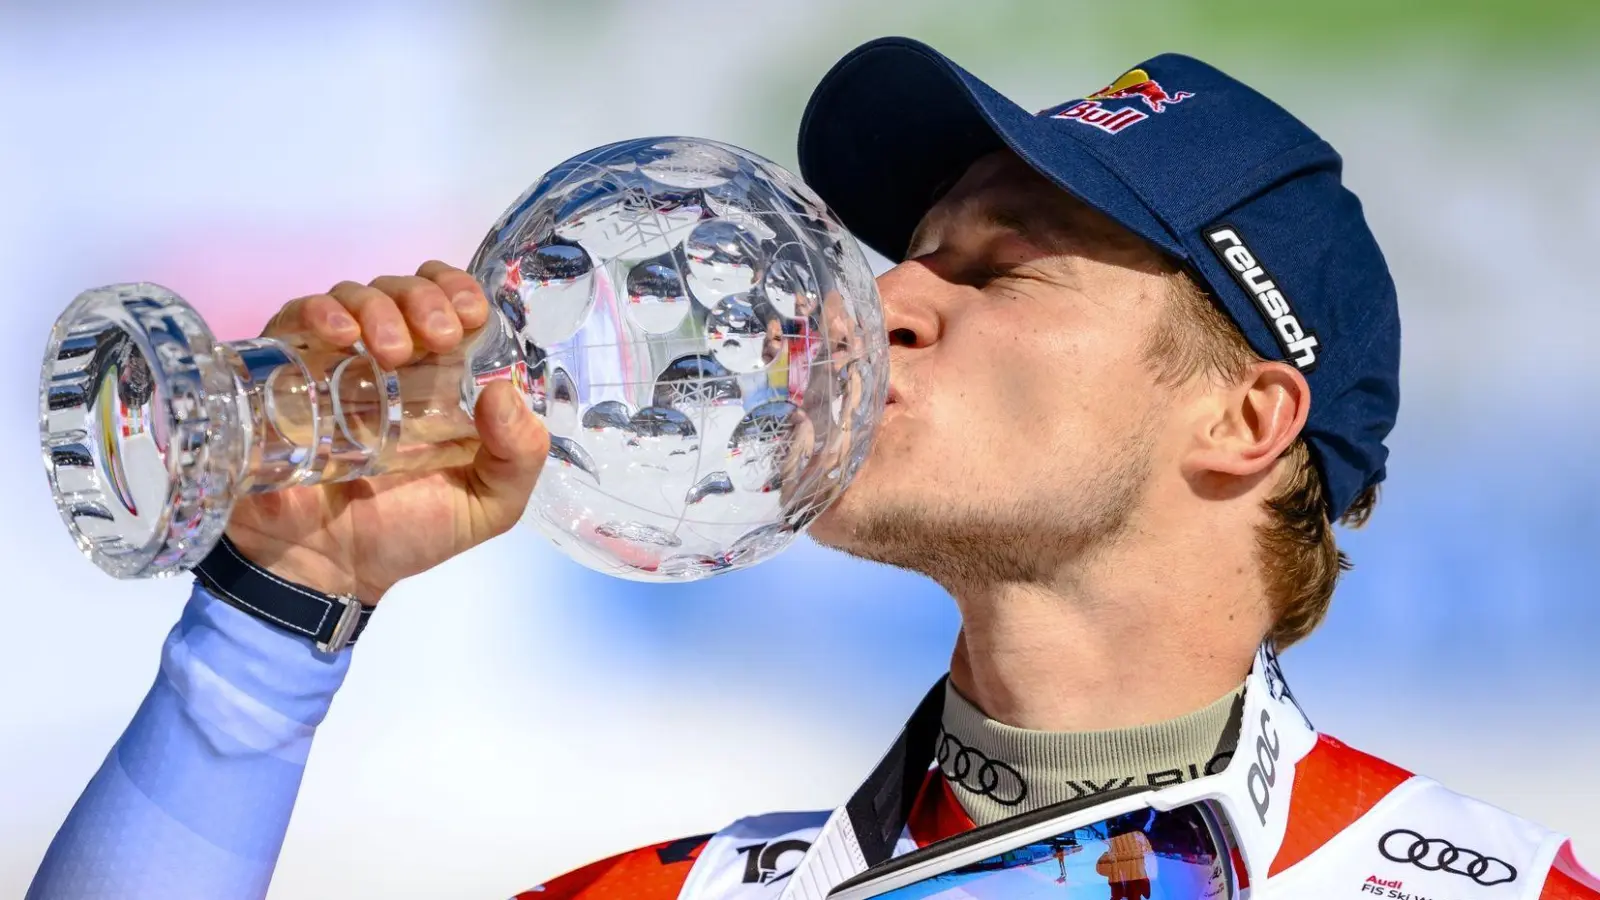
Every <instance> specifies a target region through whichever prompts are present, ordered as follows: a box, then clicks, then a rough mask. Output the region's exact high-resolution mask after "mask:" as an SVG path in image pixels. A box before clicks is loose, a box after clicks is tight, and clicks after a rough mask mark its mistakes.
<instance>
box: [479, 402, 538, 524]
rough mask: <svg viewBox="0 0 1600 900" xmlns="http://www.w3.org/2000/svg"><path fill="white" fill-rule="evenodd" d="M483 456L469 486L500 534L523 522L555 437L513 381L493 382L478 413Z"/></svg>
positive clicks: (485, 521) (487, 521)
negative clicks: (519, 520)
mask: <svg viewBox="0 0 1600 900" xmlns="http://www.w3.org/2000/svg"><path fill="white" fill-rule="evenodd" d="M473 421H474V422H475V423H476V424H477V426H478V438H479V446H478V452H477V454H476V455H475V456H473V458H472V465H471V467H470V469H469V470H468V485H469V487H470V489H471V491H472V494H473V499H474V500H475V501H476V505H477V506H478V508H479V510H480V511H481V513H482V525H483V527H484V528H485V529H486V530H487V532H488V534H491V535H495V534H500V533H502V532H504V531H506V530H507V529H509V528H510V527H511V526H512V525H514V524H516V522H517V520H518V519H520V518H521V517H522V513H523V510H525V509H527V507H528V497H529V495H531V494H532V493H533V486H534V483H535V482H537V481H538V479H539V472H540V471H542V470H543V469H544V461H545V456H546V454H548V453H549V452H550V435H549V433H548V432H547V431H545V428H544V423H542V422H540V421H539V419H538V417H536V416H535V415H534V414H533V413H532V412H531V411H530V410H529V409H528V407H527V406H526V405H525V404H524V403H523V401H522V395H521V394H520V393H519V392H518V391H517V389H516V387H515V386H513V385H512V384H511V382H509V381H492V382H490V383H489V384H488V386H486V387H485V388H484V389H483V392H482V393H481V394H479V395H478V404H477V407H476V410H475V411H474V413H473Z"/></svg>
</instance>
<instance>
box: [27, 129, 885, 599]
mask: <svg viewBox="0 0 1600 900" xmlns="http://www.w3.org/2000/svg"><path fill="white" fill-rule="evenodd" d="M469 268H470V271H471V272H472V274H473V275H474V277H475V278H476V279H477V280H478V282H479V284H480V285H482V286H483V288H484V291H485V293H486V294H487V295H488V297H489V299H490V301H491V308H492V314H491V316H490V320H489V322H488V323H487V324H486V325H485V326H484V327H483V328H481V329H479V330H477V331H476V332H473V333H471V334H469V335H467V337H466V339H465V340H463V342H462V344H461V346H460V347H459V348H458V349H457V350H455V351H452V352H451V353H449V354H430V355H424V356H421V357H420V358H419V359H416V360H414V361H413V362H410V363H408V364H406V365H404V366H401V367H399V368H398V369H396V370H393V371H385V370H382V369H381V368H379V367H378V365H377V364H376V363H375V362H374V361H373V359H372V358H371V357H370V356H369V355H367V354H366V353H365V352H364V350H363V348H362V347H361V346H360V345H357V346H356V347H355V348H353V349H352V350H345V351H330V350H328V349H326V348H321V347H318V346H315V345H313V344H312V343H310V342H308V341H305V340H300V339H297V338H295V337H293V336H289V337H272V338H255V339H250V340H242V341H229V342H219V341H217V340H216V338H215V337H214V336H213V335H212V333H211V331H210V329H208V328H207V327H206V324H205V322H204V321H203V320H202V319H201V317H200V316H199V315H198V314H197V313H196V312H195V311H194V310H193V308H192V307H190V306H189V305H188V304H187V303H185V302H184V301H183V300H182V299H181V298H179V297H178V296H177V295H175V294H173V293H172V292H171V291H168V290H166V289H164V288H161V287H160V286H157V285H152V284H124V285H112V286H109V287H104V288H99V289H95V290H91V291H86V292H85V293H83V294H80V295H79V296H78V297H77V299H75V300H74V301H73V303H72V304H71V305H70V306H69V307H68V309H67V310H66V311H65V312H64V313H63V314H62V315H61V316H60V318H59V319H58V320H57V322H56V324H55V327H54V328H53V330H52V332H51V335H50V341H49V345H48V348H47V350H46V354H45V360H44V367H43V373H42V384H41V392H40V394H41V395H40V407H39V416H40V436H41V443H42V449H43V457H44V464H45V469H46V473H47V475H48V478H49V480H50V484H51V488H52V490H53V491H54V494H55V498H56V504H57V507H58V508H59V510H60V513H61V516H62V520H63V521H64V522H65V523H66V525H67V527H68V529H69V530H70V531H71V533H72V536H73V538H74V540H75V541H76V543H77V544H78V546H79V548H80V549H81V550H82V551H83V552H84V553H85V554H86V555H87V556H88V557H89V558H90V559H91V560H92V561H93V562H94V563H95V564H96V565H98V566H99V567H100V568H101V569H103V570H104V571H106V572H108V573H110V574H112V575H114V576H117V577H123V578H132V577H151V576H162V575H171V574H176V573H178V572H182V571H186V570H187V569H189V568H191V567H193V566H194V565H195V564H197V563H198V562H199V561H200V560H201V559H203V558H204V557H205V555H206V554H207V553H208V552H210V550H211V548H212V547H213V546H214V545H215V544H216V542H217V541H218V540H219V539H220V537H221V534H222V532H223V530H224V529H225V527H226V525H227V521H228V516H229V514H230V512H231V510H232V508H233V504H234V502H235V501H236V499H237V498H238V497H240V496H243V495H246V494H249V493H253V492H261V491H273V490H281V489H284V488H290V487H296V486H302V485H309V484H315V483H319V482H331V481H340V480H348V479H355V478H364V477H369V476H372V475H378V474H383V473H391V472H402V471H420V470H430V469H437V468H443V467H449V466H458V465H464V464H466V463H467V462H468V461H469V460H470V458H471V455H472V451H473V447H472V443H473V441H472V439H473V438H475V436H476V431H475V429H474V428H473V425H472V419H471V411H472V408H473V405H474V403H475V400H476V398H477V395H478V392H479V391H480V390H481V389H482V386H483V385H484V384H486V383H487V382H489V381H490V380H494V379H509V380H511V381H513V382H514V383H515V384H516V385H517V386H518V387H519V388H520V389H521V391H522V394H523V396H524V398H525V400H526V402H527V403H528V405H529V407H530V408H531V409H533V411H534V412H535V413H537V414H538V415H539V416H540V417H541V418H542V419H543V421H544V423H545V426H546V427H547V429H548V430H549V432H550V458H549V459H548V460H547V461H546V465H545V468H544V471H543V473H542V474H541V475H540V478H539V482H538V485H537V487H536V488H535V490H534V495H533V497H532V499H531V501H530V502H529V505H528V508H527V512H526V513H525V515H524V517H523V521H524V522H525V523H527V524H529V525H530V526H532V527H534V528H535V529H537V530H538V531H540V532H541V533H543V534H545V535H546V536H547V537H549V538H550V539H551V540H553V541H554V542H555V543H556V545H557V546H558V547H560V548H561V549H562V551H563V552H564V553H566V554H567V555H568V556H569V557H571V558H572V559H574V560H576V561H578V562H580V563H582V564H584V565H586V566H589V567H591V568H593V569H596V570H599V571H602V572H606V573H609V574H612V575H616V576H620V577H624V578H631V579H636V580H646V581H687V580H693V579H698V578H704V577H707V576H710V575H715V574H717V573H720V572H726V571H730V570H733V569H738V568H743V567H746V566H749V565H752V564H754V563H757V562H760V561H762V560H765V559H768V558H770V557H772V556H773V555H775V554H777V553H778V552H780V551H781V550H783V549H784V548H785V547H786V546H788V545H789V543H790V542H792V541H793V540H794V538H795V537H796V535H798V534H800V533H801V532H803V530H804V529H805V527H806V525H807V524H808V523H809V522H811V521H812V520H813V519H814V518H815V517H816V516H817V515H818V514H819V513H821V512H822V511H823V510H824V509H826V508H827V507H828V505H829V504H831V503H832V502H833V500H834V499H835V498H837V497H838V496H839V494H840V493H842V492H843V490H844V489H845V487H846V486H847V485H848V484H849V483H850V481H851V479H852V478H853V477H854V475H855V472H856V470H857V469H858V468H859V466H860V465H861V463H862V461H863V460H864V459H865V457H866V454H867V452H868V450H869V449H870V447H871V442H872V438H873V435H874V432H875V430H876V427H877V422H878V420H879V417H880V414H881V412H882V409H883V405H884V401H885V397H886V394H887V390H888V373H887V365H886V360H885V350H886V336H885V333H884V327H883V317H882V310H881V307H880V305H879V301H878V296H877V291H876V287H875V285H874V281H873V277H872V272H871V270H870V268H869V267H868V265H867V262H866V259H865V258H864V256H863V255H862V253H861V250H860V248H859V246H858V245H857V244H856V242H855V239H854V238H853V237H851V236H850V235H849V234H848V233H847V232H845V230H844V229H843V228H842V227H841V226H840V224H839V223H838V221H837V219H836V218H835V217H834V216H833V214H832V213H831V212H830V211H829V210H828V209H827V207H826V206H825V205H824V204H823V203H822V201H821V200H820V199H818V198H817V197H816V195H815V194H813V193H812V192H811V191H810V189H809V188H807V187H806V186H805V185H804V184H803V183H802V182H801V181H800V180H799V179H798V178H796V177H795V176H794V175H792V174H791V173H789V172H788V171H786V170H784V169H783V168H782V167H780V166H778V165H776V164H775V163H772V162H770V161H768V160H766V159H763V158H761V157H759V156H756V155H755V154H752V153H750V152H748V151H745V150H742V149H740V148H737V147H733V146H729V145H726V144H720V143H717V142H713V141H707V140H703V139H697V138H684V137H671V138H645V139H638V140H632V141H625V142H621V143H617V144H611V145H608V146H605V147H601V148H597V149H595V150H591V151H589V152H587V153H584V154H580V155H579V156H576V157H573V158H572V159H570V160H568V161H566V162H564V163H562V164H561V165H559V166H557V167H556V168H554V169H552V170H551V171H550V172H549V173H547V174H546V175H545V176H544V177H543V178H542V179H541V180H540V181H539V182H538V183H537V184H536V185H535V186H534V187H533V188H532V189H530V190H529V191H528V192H527V193H526V194H525V195H524V196H523V197H521V198H519V199H518V200H517V202H515V203H513V204H512V205H511V207H510V208H509V209H508V210H507V211H506V212H505V213H504V214H503V215H502V216H501V218H500V220H499V221H498V222H496V223H495V225H494V227H493V228H492V229H491V230H490V232H489V235H488V236H487V237H486V238H485V240H484V241H483V243H482V244H481V245H480V247H479V249H478V251H477V253H476V254H475V255H474V258H473V260H472V263H471V265H470V267H469Z"/></svg>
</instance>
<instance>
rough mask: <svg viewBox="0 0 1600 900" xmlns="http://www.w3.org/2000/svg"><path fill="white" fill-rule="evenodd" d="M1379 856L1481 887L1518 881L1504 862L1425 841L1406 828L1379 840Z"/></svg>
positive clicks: (1513, 869)
mask: <svg viewBox="0 0 1600 900" xmlns="http://www.w3.org/2000/svg"><path fill="white" fill-rule="evenodd" d="M1378 852H1379V853H1382V854H1383V858H1384V859H1387V860H1390V861H1392V862H1397V863H1410V864H1411V865H1413V866H1416V867H1417V868H1419V869H1425V870H1427V871H1429V872H1449V873H1450V874H1452V875H1461V876H1464V877H1466V878H1471V879H1472V880H1473V881H1476V882H1477V883H1479V884H1481V885H1483V886H1484V887H1493V886H1494V885H1497V884H1505V883H1506V882H1508V881H1516V880H1517V870H1516V867H1515V866H1512V865H1511V864H1510V863H1508V862H1506V861H1505V860H1503V859H1496V858H1494V857H1493V856H1485V855H1484V854H1482V853H1479V852H1478V851H1476V850H1468V849H1467V848H1465V847H1457V846H1456V845H1454V844H1452V843H1450V842H1449V841H1447V840H1444V839H1442V838H1426V837H1423V836H1422V835H1420V834H1418V833H1416V832H1415V831H1411V830H1410V829H1406V828H1396V829H1395V830H1393V831H1391V832H1389V833H1388V834H1386V835H1384V836H1383V837H1381V838H1379V839H1378Z"/></svg>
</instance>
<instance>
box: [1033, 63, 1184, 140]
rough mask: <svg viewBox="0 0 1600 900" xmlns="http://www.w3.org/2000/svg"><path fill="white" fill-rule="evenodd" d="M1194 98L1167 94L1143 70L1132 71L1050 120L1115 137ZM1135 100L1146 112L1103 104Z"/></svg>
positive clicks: (1056, 114) (1133, 107)
mask: <svg viewBox="0 0 1600 900" xmlns="http://www.w3.org/2000/svg"><path fill="white" fill-rule="evenodd" d="M1193 96H1194V94H1193V93H1191V92H1189V91H1168V90H1167V89H1166V88H1164V87H1162V86H1161V82H1159V81H1156V80H1155V79H1154V78H1151V77H1150V74H1149V73H1148V72H1146V71H1145V70H1143V69H1132V70H1129V71H1128V72H1127V73H1125V74H1124V75H1123V76H1122V77H1121V78H1118V79H1117V80H1116V81H1113V82H1111V83H1110V84H1108V85H1106V86H1105V87H1103V88H1101V89H1100V90H1098V91H1095V92H1094V93H1092V94H1090V95H1089V96H1088V97H1085V98H1084V99H1082V100H1079V101H1078V102H1077V103H1074V104H1072V105H1071V106H1069V107H1067V108H1066V109H1063V110H1061V111H1060V112H1058V113H1055V114H1054V115H1053V116H1052V118H1056V119H1070V120H1073V121H1077V122H1082V123H1083V124H1085V125H1089V126H1092V127H1094V128H1098V129H1100V130H1101V131H1104V132H1105V133H1107V134H1116V133H1117V132H1119V131H1121V130H1123V129H1124V128H1127V127H1128V126H1130V125H1134V124H1137V123H1139V122H1143V121H1144V120H1145V119H1148V118H1150V115H1151V113H1159V112H1165V111H1166V108H1167V107H1168V106H1171V105H1172V104H1174V103H1180V102H1182V101H1183V100H1185V99H1187V98H1189V97H1193ZM1134 99H1138V100H1140V101H1143V103H1144V105H1145V107H1146V109H1148V110H1149V112H1145V111H1144V110H1141V109H1139V108H1138V107H1137V106H1118V107H1109V106H1106V105H1105V103H1103V102H1102V101H1115V100H1134Z"/></svg>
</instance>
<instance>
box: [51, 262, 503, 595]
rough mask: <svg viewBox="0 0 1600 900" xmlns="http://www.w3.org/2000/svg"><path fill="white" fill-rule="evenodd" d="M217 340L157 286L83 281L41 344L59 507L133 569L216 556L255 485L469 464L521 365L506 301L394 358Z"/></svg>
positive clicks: (89, 549) (264, 341)
mask: <svg viewBox="0 0 1600 900" xmlns="http://www.w3.org/2000/svg"><path fill="white" fill-rule="evenodd" d="M354 351H355V352H351V351H349V350H330V349H327V348H325V347H321V346H320V345H314V344H312V343H311V342H309V341H307V340H305V339H302V338H297V337H292V336H291V337H285V338H252V339H249V340H242V341H230V342H227V343H221V342H218V341H217V340H216V339H215V338H214V337H213V336H212V334H211V332H210V330H209V329H208V328H207V327H206V325H205V322H204V321H203V320H201V318H200V317H199V315H198V314H196V313H195V312H194V310H193V309H192V308H191V307H189V305H188V304H187V303H185V302H184V301H183V300H182V299H181V298H179V297H178V296H177V295H175V294H173V293H172V292H170V291H167V290H166V289H164V288H161V287H159V286H157V285H150V284H135V285H114V286H111V287H107V288H100V289H98V290H94V291H87V292H85V293H83V294H80V295H79V296H78V298H77V299H76V300H74V301H73V303H72V305H71V306H69V307H68V309H67V311H66V312H64V313H63V314H62V315H61V317H60V318H59V319H58V320H57V322H56V326H55V328H54V330H53V331H52V333H51V340H50V345H49V348H48V350H47V351H46V355H45V362H44V371H43V373H42V381H43V385H42V391H41V396H40V423H39V424H40V440H41V444H42V449H43V454H44V463H45V469H46V473H47V474H48V476H49V478H50V483H51V487H52V488H53V490H54V493H55V498H56V505H57V507H58V508H59V509H60V512H61V516H62V520H63V521H64V522H65V523H66V525H67V527H68V529H69V530H70V531H71V532H72V535H73V538H74V540H75V541H76V542H77V544H78V546H79V548H80V549H81V550H82V551H83V552H84V553H85V554H86V555H88V556H89V558H90V559H91V560H93V561H94V563H95V564H96V565H98V566H99V567H100V568H101V569H103V570H105V571H106V572H108V573H110V574H112V575H115V576H117V577H121V578H136V577H151V576H161V575H172V574H176V573H178V572H182V571H186V570H188V569H190V568H192V567H193V566H194V565H195V564H196V563H198V562H199V561H200V560H201V559H203V558H205V555H206V554H207V553H209V552H210V550H211V548H212V547H213V546H215V544H216V542H217V541H218V540H219V539H220V537H221V535H222V532H223V530H224V529H225V528H226V526H227V520H228V516H229V514H230V513H231V512H232V509H233V504H234V502H235V500H236V499H237V498H238V497H240V496H244V495H246V494H254V493H262V492H266V491H276V490H282V489H285V488H290V487H296V486H302V485H309V484H317V483H328V482H339V481H350V480H354V479H358V478H368V477H372V476H376V475H382V474H388V473H399V472H417V471H431V470H436V469H442V468H448V467H452V466H458V465H464V464H466V463H467V462H469V461H470V460H471V458H472V455H473V453H474V452H476V438H477V431H476V429H475V428H474V426H473V423H472V414H471V411H472V408H473V406H474V404H475V402H476V399H477V395H478V392H479V390H480V389H481V387H482V385H483V384H485V383H487V382H488V381H490V380H494V379H497V378H511V379H513V380H514V381H515V382H516V383H517V384H518V386H519V387H521V388H522V389H523V392H524V394H525V395H527V396H529V397H530V404H531V392H532V387H531V383H530V380H529V379H528V377H527V375H528V372H527V367H526V363H525V362H524V361H523V358H522V354H521V351H520V349H519V347H518V345H517V342H516V340H515V338H514V335H513V334H512V332H511V329H510V326H509V325H508V323H507V322H506V321H505V319H504V317H503V316H501V315H499V314H498V313H496V314H495V315H492V316H491V318H490V321H489V323H488V324H486V325H485V326H484V327H483V328H480V329H479V330H478V331H476V332H474V333H472V334H469V335H468V336H467V337H466V339H465V340H463V341H462V343H461V345H460V346H459V347H458V348H457V349H456V350H454V351H452V352H450V353H447V354H427V355H422V356H420V357H418V358H417V359H415V360H413V361H411V362H410V363H408V364H406V365H404V366H402V367H401V368H400V369H399V370H398V371H393V372H390V371H384V370H382V369H381V368H379V366H378V364H377V363H376V361H374V360H373V359H372V357H371V356H369V355H367V353H366V352H365V349H364V348H363V347H362V346H361V345H360V344H357V345H356V347H355V348H354Z"/></svg>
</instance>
